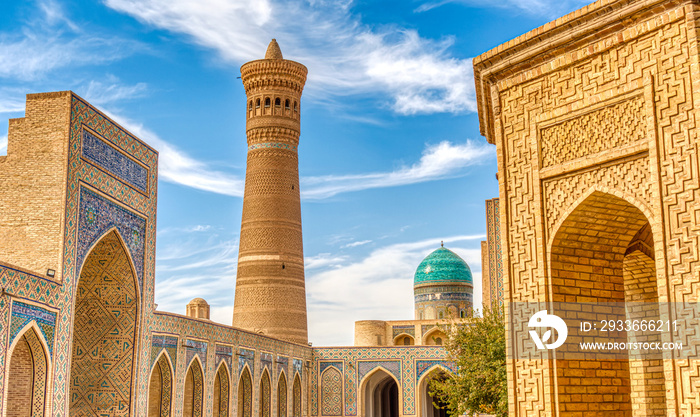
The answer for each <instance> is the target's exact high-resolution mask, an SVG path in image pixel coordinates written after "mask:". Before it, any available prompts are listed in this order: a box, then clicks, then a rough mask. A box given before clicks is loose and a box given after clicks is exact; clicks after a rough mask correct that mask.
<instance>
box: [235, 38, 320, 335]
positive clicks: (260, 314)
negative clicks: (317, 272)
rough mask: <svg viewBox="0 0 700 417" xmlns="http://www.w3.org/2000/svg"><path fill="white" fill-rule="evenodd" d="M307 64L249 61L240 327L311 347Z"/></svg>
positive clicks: (271, 55)
mask: <svg viewBox="0 0 700 417" xmlns="http://www.w3.org/2000/svg"><path fill="white" fill-rule="evenodd" d="M306 73H307V70H306V67H305V66H303V65H301V64H300V63H298V62H294V61H289V60H286V59H283V58H282V52H281V51H280V48H279V45H277V42H276V41H275V40H274V39H273V40H272V42H270V45H269V46H268V47H267V53H266V54H265V59H259V60H256V61H251V62H248V63H246V64H243V66H242V67H241V78H242V79H243V85H244V86H245V91H246V95H247V98H248V103H247V106H246V114H247V123H246V133H247V139H248V161H247V168H246V177H245V193H244V196H243V220H242V222H241V242H240V250H239V254H238V275H237V277H236V300H235V303H234V308H233V325H234V326H235V327H239V328H242V329H247V330H251V331H255V332H262V333H264V334H266V335H269V336H272V337H277V338H280V339H284V340H288V341H291V342H297V343H303V344H306V343H307V341H308V336H307V331H306V290H305V285H304V253H303V248H302V238H301V208H300V199H299V160H298V154H297V149H298V145H299V113H300V107H299V103H300V99H301V92H302V90H303V89H304V83H305V82H306Z"/></svg>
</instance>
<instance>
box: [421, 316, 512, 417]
mask: <svg viewBox="0 0 700 417" xmlns="http://www.w3.org/2000/svg"><path fill="white" fill-rule="evenodd" d="M465 323H466V324H465V325H461V326H457V327H456V329H453V330H452V331H447V332H445V333H446V334H448V335H449V336H448V340H447V342H446V343H445V349H446V350H447V353H448V357H449V359H450V360H452V361H454V362H455V364H456V365H457V368H458V373H457V375H454V376H453V377H452V378H447V379H435V380H433V381H431V383H430V385H429V391H430V395H432V396H433V397H434V398H435V399H436V400H437V401H439V402H441V403H444V404H447V408H448V409H449V411H450V414H451V415H453V416H456V415H461V414H464V413H466V414H467V415H469V416H474V415H477V414H479V413H486V414H495V415H496V416H497V417H505V416H507V414H508V388H507V377H506V332H505V321H504V313H503V309H502V308H500V307H494V308H493V309H488V308H485V309H484V311H483V315H482V317H471V318H468V319H466V320H465Z"/></svg>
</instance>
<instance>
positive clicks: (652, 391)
mask: <svg viewBox="0 0 700 417" xmlns="http://www.w3.org/2000/svg"><path fill="white" fill-rule="evenodd" d="M654 256H655V255H654V237H653V233H652V230H651V225H650V223H649V220H648V219H647V217H646V216H645V215H644V214H643V213H642V211H640V210H639V209H638V208H637V207H635V206H634V205H632V204H631V203H629V202H627V201H625V200H623V199H622V198H620V197H616V196H614V195H612V194H607V193H603V192H599V191H596V192H593V193H592V194H590V195H589V196H588V197H587V198H585V200H583V201H582V202H580V203H579V204H578V205H576V206H575V207H574V208H573V210H571V212H570V213H569V215H568V216H567V217H566V218H565V219H564V220H563V222H562V223H561V225H560V226H559V228H558V229H557V230H556V233H555V234H554V237H553V239H552V241H551V247H550V256H549V259H550V264H549V269H550V274H551V278H552V282H553V283H558V285H552V286H551V292H552V300H553V301H554V302H555V303H557V302H560V303H566V304H555V305H557V306H560V308H562V309H568V306H570V305H573V304H569V303H593V304H595V305H597V306H603V305H606V306H610V308H611V309H612V310H611V311H610V313H609V314H607V316H606V319H615V320H621V321H622V322H625V321H626V320H658V319H659V309H658V300H659V296H658V284H657V273H656V265H655V261H654ZM561 283H565V285H561ZM626 302H636V303H640V302H642V303H644V304H643V306H644V308H641V309H635V308H633V307H630V306H632V305H631V304H630V305H628V306H627V308H626V307H625V303H626ZM637 305H639V304H637ZM576 306H578V304H576ZM574 308H578V307H574ZM560 313H562V315H563V316H571V314H572V313H573V312H572V311H569V312H568V313H563V312H560ZM569 332H570V333H569V337H571V336H573V337H584V336H586V335H585V334H581V335H579V334H578V329H577V328H575V327H570V330H569ZM606 337H607V338H608V339H609V340H608V341H610V340H612V341H616V342H620V343H626V342H630V341H634V342H658V341H660V337H661V336H660V333H650V332H637V333H635V332H632V331H630V332H625V331H620V332H613V333H609V334H607V335H606ZM595 355H596V356H595V357H592V358H588V357H587V358H586V372H587V373H586V375H587V377H586V378H578V377H577V375H579V374H580V368H579V365H578V361H570V360H566V359H567V358H565V359H558V360H557V361H556V367H557V377H558V378H557V392H558V397H557V398H556V401H557V403H558V407H559V409H560V411H561V412H563V413H566V412H569V411H571V412H573V411H575V410H578V409H581V408H582V407H583V406H584V405H585V406H588V404H585V403H587V401H586V400H585V399H584V397H582V396H579V395H575V394H576V393H579V392H581V390H585V391H586V392H587V393H588V394H590V395H598V396H605V398H608V400H606V401H605V407H606V408H605V410H604V411H605V413H606V415H610V416H629V415H632V414H633V413H634V415H635V416H652V415H656V414H655V413H656V412H657V411H662V410H664V409H665V408H666V393H665V386H664V372H663V367H662V366H661V365H660V364H661V363H662V357H661V356H660V355H661V353H659V354H658V355H654V354H650V353H648V352H646V353H644V355H643V356H641V355H638V354H636V353H635V352H634V351H629V353H628V355H629V356H628V357H626V358H624V359H620V358H619V357H612V356H610V355H608V356H609V357H608V356H606V355H605V354H602V353H597V354H595ZM593 358H595V359H593ZM603 380H611V381H615V382H614V383H610V384H602V383H601V382H599V381H603Z"/></svg>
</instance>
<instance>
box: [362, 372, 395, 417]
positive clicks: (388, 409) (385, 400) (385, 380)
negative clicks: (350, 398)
mask: <svg viewBox="0 0 700 417" xmlns="http://www.w3.org/2000/svg"><path fill="white" fill-rule="evenodd" d="M360 396H361V398H360V407H361V412H362V415H363V416H364V417H398V416H399V404H400V402H399V384H398V382H397V381H396V379H395V378H394V376H393V375H391V374H390V373H388V372H386V371H385V370H384V369H382V368H376V369H375V370H374V371H372V372H371V373H370V374H369V375H367V376H366V377H365V379H364V380H363V381H362V384H361V388H360Z"/></svg>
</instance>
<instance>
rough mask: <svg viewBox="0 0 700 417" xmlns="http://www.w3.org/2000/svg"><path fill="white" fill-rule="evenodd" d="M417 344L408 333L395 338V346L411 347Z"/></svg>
mask: <svg viewBox="0 0 700 417" xmlns="http://www.w3.org/2000/svg"><path fill="white" fill-rule="evenodd" d="M415 344H416V339H415V338H414V337H413V336H411V335H410V334H408V333H401V334H399V335H397V336H396V337H395V338H394V346H411V345H415Z"/></svg>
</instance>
